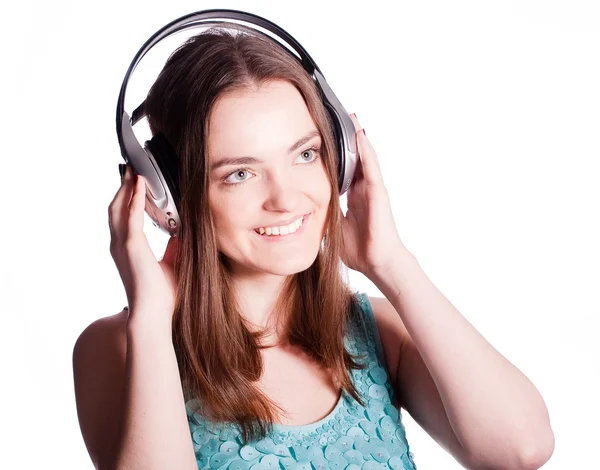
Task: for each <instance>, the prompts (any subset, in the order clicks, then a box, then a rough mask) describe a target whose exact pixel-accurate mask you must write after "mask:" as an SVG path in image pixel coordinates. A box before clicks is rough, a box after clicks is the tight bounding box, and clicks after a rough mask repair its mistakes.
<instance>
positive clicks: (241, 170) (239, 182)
mask: <svg viewBox="0 0 600 470" xmlns="http://www.w3.org/2000/svg"><path fill="white" fill-rule="evenodd" d="M310 152H313V153H314V154H315V156H314V158H313V159H312V160H310V161H307V160H304V159H303V161H304V162H305V163H306V165H313V164H315V163H317V161H318V160H319V158H320V156H321V151H320V148H319V147H310V148H307V149H306V150H303V151H302V152H301V153H300V155H298V157H304V155H305V154H309V155H310ZM244 173H249V171H248V169H247V168H238V169H236V170H235V171H234V172H233V173H229V174H228V175H227V176H226V177H225V179H224V180H223V182H224V183H225V185H226V186H240V185H242V184H244V183H245V182H246V181H248V180H250V179H251V178H246V179H242V180H239V179H236V177H237V176H239V175H240V174H241V175H242V177H243V175H244ZM232 176H233V177H234V181H233V182H232V181H231V180H230V178H231V177H232ZM236 181H237V182H236Z"/></svg>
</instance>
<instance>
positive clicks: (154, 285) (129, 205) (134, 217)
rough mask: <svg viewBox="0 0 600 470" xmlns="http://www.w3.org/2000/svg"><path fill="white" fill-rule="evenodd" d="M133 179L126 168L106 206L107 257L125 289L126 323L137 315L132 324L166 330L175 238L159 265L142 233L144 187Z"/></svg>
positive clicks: (171, 304)
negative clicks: (127, 310) (108, 240)
mask: <svg viewBox="0 0 600 470" xmlns="http://www.w3.org/2000/svg"><path fill="white" fill-rule="evenodd" d="M136 176H137V175H135V174H134V172H133V168H132V167H131V166H130V165H127V170H126V172H125V175H124V176H123V178H122V181H121V187H120V188H119V190H118V191H117V193H116V194H115V197H114V198H113V200H112V202H111V203H110V205H109V206H108V224H109V227H110V236H111V241H110V254H111V255H112V257H113V260H114V262H115V264H116V266H117V270H118V271H119V275H120V276H121V280H122V281H123V285H124V286H125V292H126V294H127V301H128V305H129V318H128V322H130V321H131V320H132V319H133V318H135V317H136V315H138V313H140V314H141V317H143V318H139V319H136V320H135V321H136V322H141V323H143V324H146V325H147V324H149V323H150V324H153V325H154V326H157V327H159V328H163V327H164V328H169V330H170V328H171V321H172V318H173V311H174V309H175V292H176V286H177V283H176V281H175V276H174V271H173V264H174V262H175V256H176V253H177V238H175V237H171V239H170V240H169V242H168V244H167V248H166V250H165V255H164V257H163V259H162V261H161V262H160V263H159V262H158V261H157V260H156V257H155V256H154V253H153V252H152V249H151V248H150V245H149V244H148V239H147V238H146V234H145V233H144V230H143V228H144V210H145V202H146V201H145V198H146V184H145V181H144V178H143V177H142V176H138V177H137V178H136ZM141 312H144V313H141Z"/></svg>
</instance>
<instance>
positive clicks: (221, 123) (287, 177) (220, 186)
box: [207, 81, 331, 327]
mask: <svg viewBox="0 0 600 470" xmlns="http://www.w3.org/2000/svg"><path fill="white" fill-rule="evenodd" d="M312 130H317V127H316V125H315V122H314V120H313V119H312V116H311V115H310V113H309V111H308V109H307V107H306V104H305V103H304V100H303V98H302V96H301V95H300V93H299V92H298V90H297V89H296V88H295V87H294V86H293V85H291V84H290V83H288V82H285V81H274V82H270V83H269V84H268V85H266V86H264V87H262V88H260V89H256V90H252V91H248V90H245V91H238V92H234V93H230V94H227V95H224V96H223V97H221V98H220V99H219V101H218V102H217V103H216V105H215V107H214V109H213V112H212V114H211V116H210V120H209V124H208V136H209V137H208V142H207V149H208V161H209V165H212V164H213V163H215V162H217V161H219V160H221V159H223V158H231V157H241V156H252V157H256V158H258V159H260V160H263V163H256V164H254V163H253V164H241V165H240V164H238V165H227V166H223V167H221V168H219V169H217V170H216V171H214V172H211V174H210V187H209V204H210V210H211V212H212V216H213V219H214V222H215V227H216V233H217V243H218V248H219V250H220V251H221V252H222V253H224V254H225V255H226V256H227V257H228V258H229V260H230V261H231V265H232V271H233V277H234V289H235V295H236V298H237V300H238V304H239V306H240V309H241V312H242V315H243V316H244V317H245V318H246V320H248V321H249V322H250V323H251V324H254V325H256V326H257V327H265V326H267V325H268V324H270V321H272V320H273V318H272V317H271V309H272V307H273V305H274V303H275V301H276V299H277V296H278V293H279V291H280V289H281V286H282V283H283V281H284V280H285V278H286V276H289V275H291V274H294V273H297V272H300V271H304V270H306V269H307V268H309V267H310V266H311V265H312V264H313V262H314V261H315V259H316V257H317V255H318V252H319V248H320V246H321V241H322V239H323V235H324V231H325V221H326V218H327V209H328V204H329V200H330V198H331V186H330V182H329V179H328V176H327V173H326V170H325V166H324V164H323V160H322V158H321V155H320V153H316V152H314V151H310V150H307V149H309V148H310V147H316V148H318V149H320V147H321V143H322V140H321V137H320V136H315V137H313V138H311V139H310V140H309V141H307V142H306V143H305V144H304V145H302V146H301V147H299V148H298V149H296V150H294V151H293V152H291V153H288V149H289V148H290V147H291V146H292V144H294V143H295V142H296V141H297V140H298V139H300V138H301V137H303V136H305V135H306V134H307V133H308V132H310V131H312ZM315 159H316V162H315V163H314V164H310V162H312V161H315ZM228 183H229V184H228ZM309 212H310V213H312V214H311V217H310V220H309V221H308V223H307V225H306V227H305V230H304V233H303V234H301V235H299V236H297V237H295V239H294V240H293V241H286V242H279V243H269V242H267V241H265V240H263V239H261V238H260V237H259V236H258V235H257V234H256V233H255V232H254V229H255V228H258V227H267V226H275V225H280V223H279V222H280V221H283V220H287V219H290V218H296V216H300V215H302V214H306V213H309Z"/></svg>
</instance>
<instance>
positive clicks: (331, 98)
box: [117, 9, 357, 236]
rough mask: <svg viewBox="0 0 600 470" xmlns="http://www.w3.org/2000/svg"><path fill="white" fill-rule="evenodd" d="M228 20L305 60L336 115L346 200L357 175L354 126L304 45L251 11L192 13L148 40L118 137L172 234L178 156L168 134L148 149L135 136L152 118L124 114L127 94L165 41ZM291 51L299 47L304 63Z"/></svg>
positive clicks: (151, 208) (158, 222) (151, 209)
mask: <svg viewBox="0 0 600 470" xmlns="http://www.w3.org/2000/svg"><path fill="white" fill-rule="evenodd" d="M222 19H226V20H230V19H231V20H237V21H241V22H246V23H249V25H246V26H249V27H250V28H251V29H252V30H253V31H255V32H256V33H257V34H259V35H262V36H264V37H266V38H268V39H269V40H272V41H274V42H275V43H276V44H278V45H279V46H282V45H283V46H286V43H287V48H286V49H285V50H286V51H287V52H288V53H290V54H291V55H292V56H294V58H295V59H297V60H299V61H300V62H301V64H302V66H303V67H304V69H305V70H306V71H307V72H308V74H309V75H310V76H311V77H312V78H313V80H314V81H315V82H316V84H317V86H318V88H319V90H320V92H321V99H322V100H323V104H324V105H325V108H326V109H327V111H328V113H329V116H330V117H331V121H332V124H333V131H334V136H335V141H336V149H337V180H338V190H339V193H340V196H341V195H342V194H344V193H345V192H346V191H347V190H348V188H349V187H350V183H352V179H353V177H354V172H355V168H356V157H357V144H356V137H355V134H356V133H355V130H354V123H353V122H352V120H351V119H350V116H349V115H348V113H347V112H346V110H345V109H344V107H343V106H342V104H341V103H340V101H339V100H338V99H337V97H336V96H335V94H334V93H333V91H332V90H331V88H330V87H329V85H328V84H327V81H326V80H325V77H324V76H323V74H322V73H321V70H320V69H319V67H318V66H317V64H315V62H314V61H313V59H312V58H311V57H310V55H308V53H307V52H306V51H305V50H304V48H303V47H302V46H301V45H300V44H299V43H298V42H297V41H296V40H295V39H294V38H293V37H292V36H291V35H290V34H288V33H287V32H286V31H284V30H283V29H282V28H280V27H279V26H277V25H276V24H275V23H272V22H271V21H269V20H267V19H265V18H262V17H260V16H257V15H254V14H251V13H247V12H243V11H239V10H225V9H218V10H202V11H199V12H196V13H190V14H188V15H185V16H182V17H180V18H178V19H176V20H174V21H172V22H171V23H169V24H167V25H166V26H163V27H162V28H161V29H159V30H158V31H157V32H156V33H154V34H153V35H152V36H151V37H150V38H149V39H148V40H147V41H146V42H145V44H144V45H143V46H142V47H141V49H140V50H139V51H138V53H137V54H136V55H135V57H134V58H133V60H132V61H131V65H130V66H129V69H128V70H127V73H126V74H125V78H124V80H123V84H122V85H121V91H120V93H119V99H118V101H117V138H118V140H119V147H120V148H121V155H122V156H123V158H124V160H125V162H126V163H127V164H128V165H130V166H131V167H132V169H133V170H134V172H135V173H137V174H138V175H141V176H143V177H144V179H145V181H146V204H145V210H146V212H147V213H148V215H149V216H150V218H151V219H152V223H153V224H154V225H155V226H156V227H158V228H159V229H160V230H162V231H164V232H165V233H167V234H169V235H171V236H177V235H178V233H179V231H180V228H181V219H180V217H179V213H178V212H177V208H178V205H179V201H180V200H181V199H180V192H179V185H178V172H177V158H176V153H175V151H174V150H173V147H172V146H171V145H170V144H169V142H168V141H167V140H166V138H165V137H164V136H163V135H162V134H156V135H155V136H153V137H152V139H151V140H147V141H146V142H145V143H144V147H142V146H141V145H140V142H139V141H138V140H137V138H136V136H135V134H134V133H133V126H134V125H135V124H136V123H137V122H138V121H139V120H140V119H142V118H143V117H144V116H146V113H145V111H144V104H145V101H144V102H142V104H140V105H139V106H138V107H137V108H136V109H135V110H134V111H133V112H132V114H131V117H129V114H127V112H126V111H125V110H124V102H125V91H126V90H127V83H128V81H129V77H130V75H131V73H133V71H134V69H135V67H136V66H137V64H138V63H139V61H140V60H141V59H142V57H144V55H145V54H146V53H147V52H148V51H149V50H150V49H151V48H152V47H154V46H155V45H156V44H158V43H159V42H160V41H161V40H163V39H164V38H166V37H168V36H170V35H172V34H174V33H177V32H179V31H183V30H186V29H191V28H197V27H205V26H215V25H217V26H219V25H222V24H223V23H224V22H223V21H221V20H222ZM252 25H257V26H259V27H262V28H264V29H266V30H268V31H270V32H271V33H273V34H275V35H276V36H277V37H278V38H279V39H281V40H282V41H284V43H283V44H281V43H280V42H278V41H277V40H276V39H274V38H272V37H271V36H270V35H268V34H265V33H263V32H262V31H260V30H259V29H257V28H253V27H252ZM222 27H223V26H222ZM224 27H225V28H226V27H227V26H226V25H225V26H224ZM284 48H285V47H284ZM289 48H291V49H293V50H294V51H295V52H296V53H297V54H298V56H299V57H300V59H298V57H296V56H295V55H294V54H293V53H292V51H291V50H290V49H289Z"/></svg>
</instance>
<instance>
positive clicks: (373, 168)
mask: <svg viewBox="0 0 600 470" xmlns="http://www.w3.org/2000/svg"><path fill="white" fill-rule="evenodd" d="M350 119H351V120H352V122H353V124H354V127H355V129H356V130H357V132H356V143H357V145H358V156H359V160H360V166H361V168H362V174H363V177H364V179H365V180H366V181H367V183H368V184H383V176H382V174H381V168H380V166H379V160H378V159H377V155H376V154H375V150H374V149H373V147H372V146H371V143H370V142H369V139H367V135H366V134H365V132H364V129H363V128H362V127H361V125H360V123H359V122H358V119H357V118H356V114H354V113H353V114H351V115H350Z"/></svg>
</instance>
